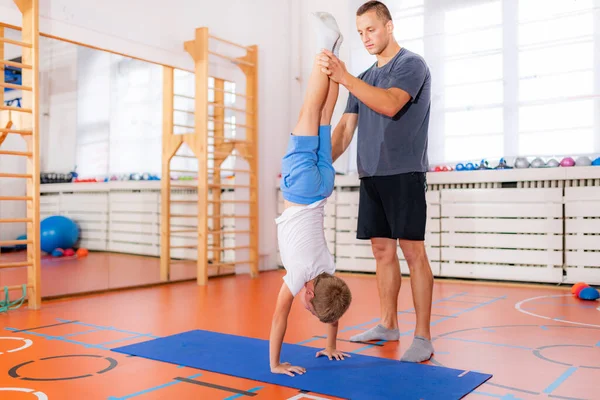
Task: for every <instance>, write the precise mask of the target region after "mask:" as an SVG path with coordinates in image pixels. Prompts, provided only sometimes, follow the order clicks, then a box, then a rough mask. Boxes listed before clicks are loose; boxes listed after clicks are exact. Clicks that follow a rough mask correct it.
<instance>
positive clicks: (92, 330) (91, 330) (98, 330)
mask: <svg viewBox="0 0 600 400" xmlns="http://www.w3.org/2000/svg"><path fill="white" fill-rule="evenodd" d="M101 331H102V329H90V330H89V331H81V332H73V333H67V334H66V335H61V337H64V338H66V337H71V336H77V335H85V334H86V333H92V332H101Z"/></svg>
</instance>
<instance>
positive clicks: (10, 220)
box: [0, 218, 33, 224]
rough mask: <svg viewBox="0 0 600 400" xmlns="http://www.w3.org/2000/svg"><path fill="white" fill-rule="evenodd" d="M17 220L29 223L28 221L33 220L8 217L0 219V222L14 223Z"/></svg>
mask: <svg viewBox="0 0 600 400" xmlns="http://www.w3.org/2000/svg"><path fill="white" fill-rule="evenodd" d="M19 222H25V223H29V222H33V220H32V219H31V218H8V219H0V224H3V223H4V224H14V223H19Z"/></svg>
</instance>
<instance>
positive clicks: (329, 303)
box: [302, 272, 352, 324]
mask: <svg viewBox="0 0 600 400" xmlns="http://www.w3.org/2000/svg"><path fill="white" fill-rule="evenodd" d="M305 289H306V290H305V293H304V296H303V299H302V300H303V302H304V305H305V307H306V309H307V310H308V311H310V312H311V313H312V314H313V315H315V316H316V317H317V318H319V320H320V321H321V322H323V323H326V324H330V323H333V322H336V321H338V320H339V319H340V318H341V316H342V315H344V313H345V312H346V310H348V307H350V303H351V302H352V293H351V292H350V288H349V287H348V285H347V284H346V282H344V281H343V280H342V279H340V278H338V277H337V276H333V275H331V274H328V273H325V272H324V273H322V274H320V275H318V276H317V277H316V278H315V279H313V280H312V281H310V282H307V283H306V285H305Z"/></svg>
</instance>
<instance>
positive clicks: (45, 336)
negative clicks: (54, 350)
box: [4, 327, 110, 350]
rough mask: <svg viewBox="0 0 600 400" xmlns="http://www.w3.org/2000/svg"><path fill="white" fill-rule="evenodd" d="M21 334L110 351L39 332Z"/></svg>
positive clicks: (106, 348) (100, 346)
mask: <svg viewBox="0 0 600 400" xmlns="http://www.w3.org/2000/svg"><path fill="white" fill-rule="evenodd" d="M4 329H6V330H8V331H11V332H14V331H18V329H15V328H8V327H7V328H4ZM23 333H27V334H28V335H33V336H39V337H42V338H44V339H47V340H58V341H59V342H65V343H71V344H77V345H80V346H83V347H85V348H88V349H100V350H110V349H109V348H108V347H104V346H102V345H98V344H91V343H84V342H78V341H77V340H71V339H66V338H64V337H61V336H52V335H47V334H45V333H41V332H34V331H27V332H23Z"/></svg>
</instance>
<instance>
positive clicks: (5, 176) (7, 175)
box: [0, 172, 33, 179]
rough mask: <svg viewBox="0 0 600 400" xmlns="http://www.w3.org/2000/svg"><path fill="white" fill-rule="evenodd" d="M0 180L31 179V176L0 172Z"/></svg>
mask: <svg viewBox="0 0 600 400" xmlns="http://www.w3.org/2000/svg"><path fill="white" fill-rule="evenodd" d="M0 178H27V179H29V178H33V175H31V174H10V173H6V172H0Z"/></svg>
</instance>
